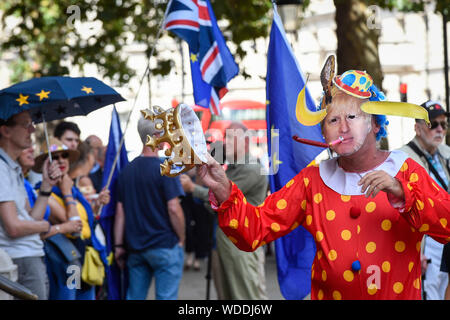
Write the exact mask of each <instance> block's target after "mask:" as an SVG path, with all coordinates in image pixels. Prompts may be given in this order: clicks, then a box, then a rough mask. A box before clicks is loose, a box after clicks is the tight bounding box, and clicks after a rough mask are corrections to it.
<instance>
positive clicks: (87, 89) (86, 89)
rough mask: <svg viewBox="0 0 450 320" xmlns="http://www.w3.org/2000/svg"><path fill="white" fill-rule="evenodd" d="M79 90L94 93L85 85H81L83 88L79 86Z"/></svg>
mask: <svg viewBox="0 0 450 320" xmlns="http://www.w3.org/2000/svg"><path fill="white" fill-rule="evenodd" d="M81 91H84V92H86V94H89V93H94V90H92V88H88V87H85V86H83V88H81Z"/></svg>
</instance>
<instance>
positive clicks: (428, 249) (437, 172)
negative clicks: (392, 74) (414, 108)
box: [400, 100, 450, 300]
mask: <svg viewBox="0 0 450 320" xmlns="http://www.w3.org/2000/svg"><path fill="white" fill-rule="evenodd" d="M421 106H422V107H424V108H425V109H426V110H427V111H428V118H429V119H430V122H431V125H430V127H428V126H427V124H426V123H425V121H424V120H419V119H416V123H415V126H414V129H415V131H416V136H415V137H414V139H412V140H411V141H410V142H408V144H406V145H405V146H403V147H402V148H400V150H402V151H404V152H406V153H407V154H408V155H409V156H410V157H411V158H412V159H414V160H415V161H416V162H417V163H419V164H420V165H422V166H423V167H424V168H425V169H426V170H427V172H428V173H429V175H430V176H431V177H432V178H433V179H434V180H435V181H436V182H437V183H438V184H439V185H440V186H441V187H442V188H444V189H445V190H447V192H448V191H449V190H450V189H449V181H450V166H449V161H450V147H449V146H447V145H446V144H445V143H444V142H445V141H444V140H445V137H446V134H447V128H448V117H449V116H450V113H448V112H446V111H445V109H444V108H443V106H442V104H441V103H440V102H437V101H433V100H429V101H426V102H424V103H423V104H422V105H421ZM443 246H444V245H443V244H441V243H439V242H437V241H435V240H434V239H433V238H431V237H429V236H427V235H426V236H425V237H424V239H423V241H422V273H423V276H422V280H423V292H422V298H423V299H426V300H443V299H444V295H445V289H446V287H447V284H448V276H447V274H446V273H444V272H441V271H440V265H441V257H442V250H443ZM430 260H431V261H430Z"/></svg>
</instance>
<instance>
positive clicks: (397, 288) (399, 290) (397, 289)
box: [393, 282, 403, 294]
mask: <svg viewBox="0 0 450 320" xmlns="http://www.w3.org/2000/svg"><path fill="white" fill-rule="evenodd" d="M393 289H394V292H395V293H397V294H399V293H402V291H403V283H401V282H396V283H394V287H393Z"/></svg>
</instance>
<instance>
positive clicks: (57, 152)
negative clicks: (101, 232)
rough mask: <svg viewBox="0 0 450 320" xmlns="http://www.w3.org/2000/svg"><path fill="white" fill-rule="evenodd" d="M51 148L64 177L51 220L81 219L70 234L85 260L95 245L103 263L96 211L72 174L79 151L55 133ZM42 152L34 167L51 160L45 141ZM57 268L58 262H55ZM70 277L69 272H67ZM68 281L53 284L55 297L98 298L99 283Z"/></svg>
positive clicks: (38, 168)
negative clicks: (71, 285)
mask: <svg viewBox="0 0 450 320" xmlns="http://www.w3.org/2000/svg"><path fill="white" fill-rule="evenodd" d="M49 141H50V142H49V143H50V146H49V148H48V150H50V152H51V155H52V159H53V162H54V163H56V164H57V166H58V168H59V170H60V171H61V174H62V176H61V178H60V179H59V181H58V183H57V184H56V185H55V186H54V187H53V188H52V192H51V197H50V200H49V206H50V218H49V220H50V222H51V223H52V224H53V225H58V224H61V223H64V222H66V221H71V220H78V221H81V225H80V226H79V229H78V230H77V233H76V234H66V236H67V237H68V238H69V239H70V240H71V241H72V243H73V245H74V246H75V247H76V248H77V249H78V251H79V252H80V254H81V256H82V258H81V261H84V255H85V253H86V248H87V246H92V247H93V248H94V249H95V250H96V251H97V252H98V253H99V255H100V256H101V257H103V259H102V260H103V263H106V262H105V261H106V260H105V259H106V257H105V252H104V251H105V248H104V246H102V245H101V244H100V242H99V241H98V239H97V237H96V235H95V232H94V229H93V228H94V213H93V211H92V207H91V205H90V204H89V202H88V201H87V200H86V199H85V198H84V196H83V194H82V193H81V192H80V191H79V190H78V188H77V187H75V186H74V183H73V180H72V178H71V177H70V176H69V166H70V164H71V163H74V162H75V161H76V160H77V159H78V158H79V151H77V150H73V149H69V148H68V147H66V146H65V145H64V144H63V143H62V142H61V141H60V140H58V139H55V138H53V137H51V138H50V140H49ZM41 150H43V151H44V152H42V153H41V154H40V155H39V156H37V157H36V158H35V165H34V167H33V170H34V171H36V172H40V171H41V170H42V164H43V163H44V162H45V161H47V158H48V150H47V149H46V146H45V144H44V146H43V148H41ZM54 267H55V268H56V267H57V266H54ZM63 276H65V277H67V276H68V275H67V274H65V275H63ZM65 284H66V281H64V280H62V281H61V279H56V280H55V282H54V283H53V284H52V285H51V290H50V293H51V298H52V299H56V300H94V299H95V286H93V285H90V284H88V283H86V282H84V281H81V288H78V289H77V288H69V287H68V286H66V285H65Z"/></svg>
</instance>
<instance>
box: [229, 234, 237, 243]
mask: <svg viewBox="0 0 450 320" xmlns="http://www.w3.org/2000/svg"><path fill="white" fill-rule="evenodd" d="M228 239H230V241H231V242H233V243H237V242H238V241H237V240H236V238H234V237H232V236H229V237H228Z"/></svg>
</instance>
